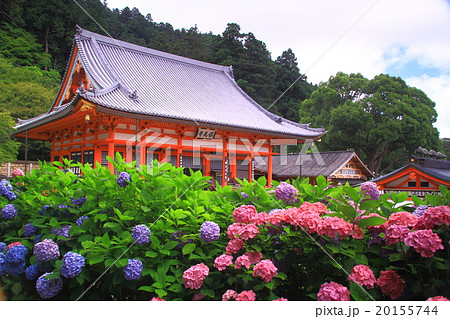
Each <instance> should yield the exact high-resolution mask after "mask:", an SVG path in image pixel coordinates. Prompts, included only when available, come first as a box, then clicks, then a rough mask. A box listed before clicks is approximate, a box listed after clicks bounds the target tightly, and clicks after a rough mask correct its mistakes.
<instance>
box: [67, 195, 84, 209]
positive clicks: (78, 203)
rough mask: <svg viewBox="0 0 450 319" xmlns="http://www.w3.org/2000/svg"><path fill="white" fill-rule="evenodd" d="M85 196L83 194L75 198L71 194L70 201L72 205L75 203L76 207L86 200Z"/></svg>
mask: <svg viewBox="0 0 450 319" xmlns="http://www.w3.org/2000/svg"><path fill="white" fill-rule="evenodd" d="M86 198H87V197H86V196H84V197H80V198H77V199H75V198H73V196H72V197H71V201H72V204H74V205H77V206H78V207H81V206H83V204H84V203H85V202H86Z"/></svg>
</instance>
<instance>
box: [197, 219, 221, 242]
mask: <svg viewBox="0 0 450 319" xmlns="http://www.w3.org/2000/svg"><path fill="white" fill-rule="evenodd" d="M219 237H220V227H219V225H217V224H216V223H215V222H209V221H208V222H204V223H203V224H202V228H201V229H200V238H201V239H202V240H203V241H204V242H206V243H209V242H212V241H215V240H217V239H219Z"/></svg>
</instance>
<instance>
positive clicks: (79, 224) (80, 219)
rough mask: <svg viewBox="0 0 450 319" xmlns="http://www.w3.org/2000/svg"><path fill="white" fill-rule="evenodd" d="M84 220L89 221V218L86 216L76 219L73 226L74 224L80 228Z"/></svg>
mask: <svg viewBox="0 0 450 319" xmlns="http://www.w3.org/2000/svg"><path fill="white" fill-rule="evenodd" d="M85 219H87V220H90V218H89V217H87V216H81V217H80V218H78V219H77V221H76V222H75V224H76V225H77V226H81V225H82V224H83V222H84V220H85Z"/></svg>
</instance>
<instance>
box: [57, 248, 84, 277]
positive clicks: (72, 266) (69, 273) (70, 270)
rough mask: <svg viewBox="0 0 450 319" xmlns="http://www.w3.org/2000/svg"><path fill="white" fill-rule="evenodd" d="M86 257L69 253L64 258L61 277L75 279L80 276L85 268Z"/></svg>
mask: <svg viewBox="0 0 450 319" xmlns="http://www.w3.org/2000/svg"><path fill="white" fill-rule="evenodd" d="M84 263H85V260H84V257H83V256H81V255H80V254H77V253H74V252H73V251H69V252H68V253H66V254H65V255H64V257H63V263H62V265H61V275H62V276H63V277H65V278H75V277H76V276H78V275H79V274H80V273H81V271H82V270H83V267H84Z"/></svg>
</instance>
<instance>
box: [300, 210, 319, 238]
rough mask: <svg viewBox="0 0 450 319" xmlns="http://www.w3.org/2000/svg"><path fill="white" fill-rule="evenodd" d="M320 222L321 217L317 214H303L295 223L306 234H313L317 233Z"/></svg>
mask: <svg viewBox="0 0 450 319" xmlns="http://www.w3.org/2000/svg"><path fill="white" fill-rule="evenodd" d="M322 220H323V219H322V217H320V216H319V214H317V213H303V214H302V215H301V216H299V218H297V223H298V225H299V226H301V227H302V228H303V229H304V230H306V231H307V232H308V233H310V234H313V233H315V232H317V230H318V228H319V225H320V224H321V223H322Z"/></svg>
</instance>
